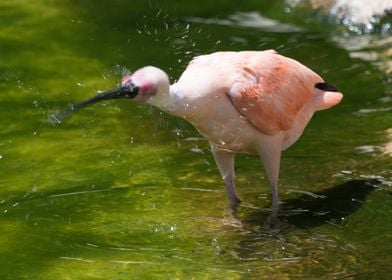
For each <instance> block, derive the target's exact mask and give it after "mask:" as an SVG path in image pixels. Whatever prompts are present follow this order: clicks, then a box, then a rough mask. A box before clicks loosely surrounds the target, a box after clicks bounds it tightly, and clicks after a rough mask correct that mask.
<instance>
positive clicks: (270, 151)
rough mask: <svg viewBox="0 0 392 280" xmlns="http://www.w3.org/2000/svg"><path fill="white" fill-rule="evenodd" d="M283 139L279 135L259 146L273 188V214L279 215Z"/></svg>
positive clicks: (266, 139)
mask: <svg viewBox="0 0 392 280" xmlns="http://www.w3.org/2000/svg"><path fill="white" fill-rule="evenodd" d="M280 140H281V138H280V137H278V135H274V136H271V137H267V138H265V139H263V141H262V143H260V145H259V154H260V157H261V160H262V162H263V164H264V168H265V170H266V173H267V176H268V179H269V181H270V183H271V186H272V208H271V210H272V212H273V214H277V211H278V209H279V206H280V200H279V192H278V179H279V168H280V157H281V153H282V148H281V147H282V146H281V143H282V142H281V141H280Z"/></svg>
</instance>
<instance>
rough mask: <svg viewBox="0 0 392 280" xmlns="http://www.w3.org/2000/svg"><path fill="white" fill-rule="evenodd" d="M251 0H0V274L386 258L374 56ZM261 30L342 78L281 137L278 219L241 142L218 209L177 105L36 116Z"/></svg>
mask: <svg viewBox="0 0 392 280" xmlns="http://www.w3.org/2000/svg"><path fill="white" fill-rule="evenodd" d="M262 2H263V1H262ZM262 2H261V3H257V4H253V3H248V4H244V5H243V6H241V7H239V6H238V4H236V5H234V4H233V5H231V4H226V3H223V2H222V3H220V2H216V3H214V4H211V3H209V2H208V1H201V2H200V1H199V2H197V3H192V4H191V3H186V4H185V3H177V1H170V3H167V2H166V1H162V2H159V3H156V2H149V3H146V4H141V3H139V4H135V3H132V4H130V3H129V2H128V1H120V0H117V1H111V2H110V3H109V2H108V3H97V2H96V1H83V3H81V2H80V1H71V0H68V1H41V3H34V4H32V3H30V2H29V1H25V0H19V1H13V3H2V4H0V18H1V19H2V20H1V21H0V40H1V44H0V53H1V54H2V55H1V61H0V90H1V94H0V118H1V120H2V122H1V123H0V131H1V137H0V228H1V233H2V234H1V237H0V245H1V246H0V248H1V249H0V276H1V279H151V278H162V279H188V278H192V277H193V278H195V279H200V278H202V279H240V278H245V279H247V278H250V279H274V278H276V279H285V278H299V279H311V278H313V279H314V278H321V279H340V278H359V279H370V278H373V279H383V278H386V277H387V275H389V274H390V273H391V268H390V263H391V261H392V256H391V255H392V254H391V249H392V248H391V244H392V239H391V230H392V228H391V225H392V223H391V222H392V221H391V212H392V203H391V202H392V192H391V186H392V175H391V174H392V173H391V167H392V162H391V156H390V154H388V152H387V149H386V147H388V145H389V147H390V145H391V144H390V143H391V138H390V137H391V133H390V128H391V123H392V115H391V113H390V108H391V106H392V105H391V102H392V98H391V80H390V78H388V77H389V76H388V75H387V70H386V68H385V63H384V62H383V59H382V58H383V57H384V58H385V56H382V55H381V56H376V57H375V58H374V59H372V60H369V59H366V56H365V59H364V57H363V56H361V55H358V48H357V49H356V50H352V49H350V48H347V47H345V46H346V45H347V44H346V45H344V44H342V43H341V42H342V40H345V42H347V40H348V39H347V38H349V39H350V40H351V38H353V39H352V40H358V38H361V37H358V36H356V37H355V35H349V36H348V37H347V36H346V35H344V36H343V35H342V33H341V31H339V28H338V27H336V28H335V26H334V25H329V26H328V25H326V24H325V23H323V22H322V21H320V19H318V18H317V17H316V18H315V17H312V14H311V12H308V13H307V14H305V15H306V18H307V19H308V20H305V15H304V14H303V13H304V11H300V12H297V13H296V12H294V11H290V10H288V6H286V5H285V4H284V3H283V2H279V1H278V2H275V3H274V4H270V3H267V1H264V2H266V3H262ZM334 28H335V29H334ZM331 29H334V30H336V32H335V33H334V32H333V31H331ZM351 36H352V37H351ZM371 36H376V37H378V38H379V39H384V40H387V39H388V38H390V37H389V34H373V35H371ZM270 48H273V49H276V50H277V51H279V52H280V53H282V54H283V55H287V56H290V57H293V58H296V59H298V60H299V61H301V62H303V63H304V64H306V65H308V66H309V67H311V68H312V69H314V70H315V71H316V72H318V73H320V74H321V75H322V76H323V77H324V78H325V79H326V80H328V81H330V82H332V83H334V84H336V85H338V87H339V88H340V89H341V90H342V92H343V93H344V94H345V98H344V102H343V103H342V104H341V105H339V106H337V107H335V108H333V109H331V110H328V111H324V112H319V113H317V114H316V116H315V117H314V118H313V120H312V121H311V123H310V125H309V126H308V128H307V130H306V131H305V133H304V135H303V137H302V138H301V140H300V141H298V143H297V144H296V145H294V146H293V147H292V148H290V149H289V150H288V151H287V152H285V153H284V154H283V160H282V167H281V188H280V192H281V196H282V198H283V200H284V202H285V204H284V210H283V212H282V215H281V222H282V225H281V227H279V229H280V230H271V229H268V228H266V227H265V224H266V221H267V220H268V216H269V211H268V207H269V205H270V203H271V192H270V187H269V185H268V181H267V179H266V177H265V174H264V171H263V169H262V166H261V163H260V161H259V159H258V158H257V157H252V156H238V157H237V169H236V172H237V185H238V187H237V188H238V192H239V195H240V196H241V198H242V200H243V202H244V203H243V205H242V206H241V207H240V208H239V210H238V215H237V219H235V218H233V217H232V216H231V215H230V212H229V211H228V210H227V201H226V196H225V191H224V187H223V182H222V181H221V179H220V178H219V174H218V171H217V169H216V167H215V163H214V162H213V159H212V156H211V155H210V152H209V147H208V144H207V142H206V141H205V140H203V139H202V138H200V135H199V134H198V133H197V131H196V130H195V129H194V128H192V126H191V125H189V124H187V123H186V122H185V121H183V120H180V119H177V118H174V117H171V116H169V115H167V114H164V113H161V112H160V111H159V110H157V109H154V108H151V107H148V106H140V105H136V104H134V103H131V102H127V101H120V100H119V101H110V102H109V101H108V102H105V103H102V104H97V105H95V106H93V107H90V108H88V109H85V110H84V111H81V112H79V113H78V114H77V115H75V116H73V117H72V118H70V119H68V120H67V121H66V122H64V123H62V124H61V125H60V126H53V125H52V124H51V123H50V122H49V121H48V118H47V116H48V114H50V113H53V112H56V111H57V110H60V109H62V108H66V107H67V106H69V104H70V103H74V102H79V101H81V100H84V99H86V98H88V97H90V96H92V95H94V94H95V93H96V91H97V90H106V89H109V88H113V87H114V86H116V85H117V83H118V81H119V79H120V77H121V75H122V74H124V73H127V72H128V71H132V70H134V69H137V68H138V67H141V66H143V65H147V64H150V65H156V66H158V67H161V68H163V69H165V70H166V71H168V73H169V74H170V76H171V79H172V80H173V81H174V80H175V79H176V78H177V77H178V76H179V74H180V73H181V72H182V71H183V70H184V68H185V66H186V63H187V62H188V61H189V60H190V59H191V57H193V56H195V55H199V54H203V53H209V52H212V51H217V50H246V49H254V50H262V49H270ZM383 50H384V49H380V47H379V46H374V47H372V46H369V45H367V46H366V48H365V49H364V50H363V52H365V53H369V52H370V53H371V52H374V53H376V54H381V53H382V52H383ZM353 53H357V55H355V54H354V55H353ZM388 129H389V130H388ZM388 131H389V132H388ZM389 153H390V150H389Z"/></svg>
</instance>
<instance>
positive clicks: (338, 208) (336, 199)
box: [244, 179, 381, 231]
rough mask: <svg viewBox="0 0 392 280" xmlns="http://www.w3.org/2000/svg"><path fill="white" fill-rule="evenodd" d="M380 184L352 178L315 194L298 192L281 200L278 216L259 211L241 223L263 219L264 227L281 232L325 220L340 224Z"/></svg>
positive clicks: (371, 180) (320, 223)
mask: <svg viewBox="0 0 392 280" xmlns="http://www.w3.org/2000/svg"><path fill="white" fill-rule="evenodd" d="M380 183H381V182H380V181H379V180H376V179H362V180H359V179H355V180H350V181H348V182H345V183H343V184H339V185H336V186H334V187H333V188H330V189H327V190H323V191H320V192H316V193H310V192H299V193H301V195H300V196H299V197H296V198H293V199H290V200H286V201H284V203H283V207H282V209H281V210H280V212H279V213H278V214H277V217H273V216H274V215H273V214H272V215H271V213H266V212H265V211H263V210H261V211H257V212H254V213H252V214H251V215H250V216H248V217H246V218H245V221H244V222H245V223H249V224H253V223H257V222H260V221H263V222H264V221H265V222H266V223H267V227H264V229H267V231H268V230H270V229H272V230H274V231H276V230H277V231H281V230H285V229H287V228H292V227H298V228H312V227H318V226H321V225H324V224H327V223H330V224H339V223H341V222H343V221H344V220H345V218H346V217H347V216H349V215H351V214H353V213H354V212H356V211H357V210H358V209H360V208H361V206H362V205H363V204H364V202H365V200H366V198H367V196H368V195H369V194H370V193H371V192H372V191H374V190H375V189H376V187H377V185H379V184H380ZM268 223H273V224H268ZM276 227H277V228H276Z"/></svg>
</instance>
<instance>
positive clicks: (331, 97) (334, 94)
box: [312, 82, 343, 111]
mask: <svg viewBox="0 0 392 280" xmlns="http://www.w3.org/2000/svg"><path fill="white" fill-rule="evenodd" d="M342 98H343V94H342V93H341V92H339V90H338V89H337V87H336V86H334V85H332V84H329V83H325V82H323V83H317V84H315V86H314V96H313V101H312V104H313V107H314V110H315V111H320V110H325V109H328V108H330V107H332V106H335V105H337V104H339V103H340V101H341V100H342Z"/></svg>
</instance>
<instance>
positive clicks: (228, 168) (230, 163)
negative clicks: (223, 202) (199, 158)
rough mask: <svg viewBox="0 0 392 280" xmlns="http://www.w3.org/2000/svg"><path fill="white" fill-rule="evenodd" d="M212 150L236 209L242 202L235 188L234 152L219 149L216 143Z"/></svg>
mask: <svg viewBox="0 0 392 280" xmlns="http://www.w3.org/2000/svg"><path fill="white" fill-rule="evenodd" d="M211 150H212V155H213V156H214V159H215V162H216V165H217V166H218V169H219V172H220V174H221V176H222V178H223V180H224V182H225V187H226V193H227V197H228V199H229V204H230V208H231V209H232V210H235V208H236V207H237V206H238V205H239V204H240V202H241V200H240V199H239V198H238V196H237V193H236V190H235V182H234V178H235V173H234V154H233V153H231V152H227V151H222V150H219V149H217V148H216V147H215V146H214V145H211Z"/></svg>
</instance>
